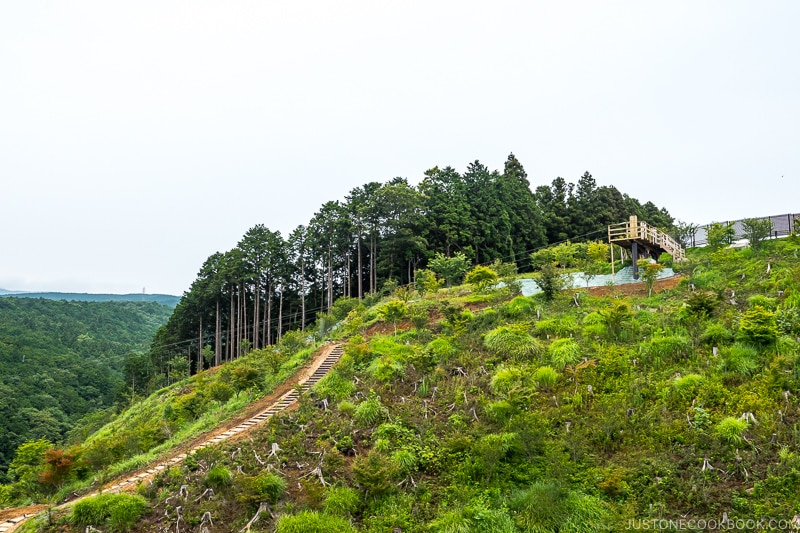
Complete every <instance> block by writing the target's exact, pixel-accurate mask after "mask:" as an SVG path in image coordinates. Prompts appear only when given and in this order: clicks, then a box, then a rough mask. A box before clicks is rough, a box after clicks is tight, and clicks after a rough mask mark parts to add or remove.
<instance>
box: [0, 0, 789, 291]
mask: <svg viewBox="0 0 800 533" xmlns="http://www.w3.org/2000/svg"><path fill="white" fill-rule="evenodd" d="M798 20H800V3H798V2H795V1H786V2H778V1H764V2H756V1H751V2H740V1H732V0H724V1H722V0H721V1H704V2H696V1H672V2H642V1H640V0H636V1H619V2H610V1H609V2H596V1H584V2H579V1H555V0H553V1H548V2H541V1H531V0H527V1H496V0H495V1H492V2H487V1H465V0H454V1H434V0H426V1H414V0H404V1H402V2H397V1H396V2H381V1H374V0H372V1H366V0H364V1H345V0H339V1H336V2H330V1H302V0H292V1H287V0H284V1H275V0H258V1H236V0H234V1H226V2H221V1H199V0H191V1H188V0H187V1H165V0H158V1H142V0H140V1H137V2H108V1H105V0H97V1H82V0H73V1H70V2H59V1H52V2H44V1H38V0H25V1H13V0H5V1H0V287H2V288H6V289H17V290H60V291H80V292H119V293H125V292H140V291H141V290H142V288H146V289H147V292H151V293H154V292H162V293H172V294H181V293H182V292H183V291H184V290H186V289H187V288H188V287H189V285H190V283H191V282H192V281H193V280H194V278H195V275H196V273H197V270H198V269H199V267H200V265H201V264H202V262H203V261H204V260H205V258H206V257H208V256H209V255H210V254H211V253H213V252H215V251H218V250H219V251H224V250H227V249H230V248H231V247H233V246H234V245H235V244H236V242H237V241H238V240H239V238H240V237H241V236H242V234H243V233H244V232H245V231H246V230H247V229H248V228H249V227H251V226H253V225H255V224H258V223H263V224H265V225H266V226H267V227H269V228H270V229H277V230H280V231H281V232H282V233H283V234H284V235H286V234H288V232H289V231H291V230H292V229H293V228H294V227H296V226H297V225H298V224H304V223H306V222H307V221H308V220H309V218H310V217H311V215H312V214H313V213H314V211H316V210H317V209H318V208H319V206H320V205H321V204H322V203H323V202H325V201H327V200H335V199H341V198H342V197H343V196H344V195H345V194H346V193H347V192H348V191H349V190H350V189H352V188H353V187H355V186H358V185H361V184H363V183H365V182H367V181H372V180H377V181H385V180H388V179H390V178H392V177H394V176H404V177H407V178H408V179H409V180H410V181H411V182H412V183H418V182H419V180H420V178H421V177H422V174H423V172H424V171H425V170H426V169H428V168H431V167H433V166H434V165H439V166H446V165H452V166H454V167H456V168H457V169H459V170H463V169H464V168H465V167H466V165H467V164H468V163H469V162H470V161H473V160H475V159H480V160H481V161H482V162H483V163H485V164H486V165H488V166H489V167H490V168H492V169H496V168H497V169H499V168H502V164H503V161H504V160H505V158H506V156H507V155H508V154H509V152H514V153H515V154H516V155H517V157H518V158H519V159H520V161H521V162H522V163H523V165H524V166H525V168H526V170H527V171H528V175H529V179H530V180H531V184H532V186H533V187H536V186H538V185H542V184H549V183H550V182H551V181H552V180H553V178H555V177H556V176H563V177H564V178H565V179H567V180H570V181H576V180H577V178H578V177H579V176H580V175H581V174H582V173H583V172H584V171H585V170H589V171H590V172H591V173H592V174H593V175H594V177H595V179H596V180H597V182H598V184H600V185H615V186H616V187H617V188H619V189H620V190H621V191H622V192H626V193H628V194H630V195H631V196H634V197H637V198H639V199H640V200H641V201H643V202H644V201H647V200H652V201H653V202H655V203H656V204H657V205H659V206H665V207H666V208H667V209H668V210H669V211H670V212H671V213H672V214H673V215H674V216H675V217H677V218H679V219H681V220H684V221H691V222H697V223H705V222H710V221H713V220H727V219H736V218H742V217H746V216H761V215H770V214H782V213H788V212H800V130H799V126H798V118H800V75H798V71H799V70H800V60H798V55H800V32H798V31H797V29H796V25H797V21H798Z"/></svg>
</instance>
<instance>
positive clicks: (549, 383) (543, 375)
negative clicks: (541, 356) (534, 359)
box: [533, 366, 561, 389]
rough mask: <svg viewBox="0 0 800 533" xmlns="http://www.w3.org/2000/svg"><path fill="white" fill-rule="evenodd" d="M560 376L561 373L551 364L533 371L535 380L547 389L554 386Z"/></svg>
mask: <svg viewBox="0 0 800 533" xmlns="http://www.w3.org/2000/svg"><path fill="white" fill-rule="evenodd" d="M559 377H561V376H560V375H559V373H558V372H556V370H555V369H554V368H552V367H549V366H542V367H539V368H537V369H536V371H535V372H534V373H533V381H535V382H536V383H538V384H539V386H540V387H543V388H545V389H549V388H551V387H553V386H554V385H555V384H556V382H557V381H558V378H559Z"/></svg>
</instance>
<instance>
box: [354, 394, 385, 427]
mask: <svg viewBox="0 0 800 533" xmlns="http://www.w3.org/2000/svg"><path fill="white" fill-rule="evenodd" d="M384 416H385V408H384V407H383V404H381V400H380V398H378V397H377V396H376V395H375V394H371V395H370V397H369V398H367V399H366V400H364V401H363V402H361V403H360V404H358V406H357V407H356V410H355V412H354V413H353V421H354V422H355V423H356V425H358V426H359V427H362V428H364V427H370V426H374V425H375V424H377V423H378V422H380V421H381V420H383V418H384Z"/></svg>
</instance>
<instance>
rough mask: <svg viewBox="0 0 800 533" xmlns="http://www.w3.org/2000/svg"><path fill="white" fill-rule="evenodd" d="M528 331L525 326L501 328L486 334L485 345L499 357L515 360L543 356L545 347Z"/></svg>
mask: <svg viewBox="0 0 800 533" xmlns="http://www.w3.org/2000/svg"><path fill="white" fill-rule="evenodd" d="M526 329H527V328H526V327H525V326H524V325H509V326H500V327H499V328H495V329H493V330H492V331H490V332H489V333H487V334H486V337H485V338H484V341H483V344H484V346H486V347H487V348H488V349H490V350H491V351H493V352H494V353H496V354H497V355H500V356H503V357H509V358H511V359H515V360H520V359H529V358H531V357H536V356H540V355H542V354H543V353H544V347H543V346H542V344H541V343H540V342H539V341H538V340H537V339H536V338H534V337H533V336H532V335H530V334H529V333H527V332H526Z"/></svg>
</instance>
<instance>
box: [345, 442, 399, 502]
mask: <svg viewBox="0 0 800 533" xmlns="http://www.w3.org/2000/svg"><path fill="white" fill-rule="evenodd" d="M396 476H397V467H396V466H395V464H394V463H393V462H392V461H389V460H388V459H387V458H386V457H384V456H383V455H381V454H380V453H378V452H376V451H374V450H371V451H370V452H369V453H368V454H367V455H366V456H360V457H357V458H356V460H355V462H354V463H353V477H354V479H355V481H356V483H357V484H358V486H359V487H360V488H361V490H363V491H364V494H366V495H367V496H368V497H372V498H379V497H381V496H384V495H386V494H388V493H390V492H392V491H393V490H394V488H395V484H394V479H395V477H396Z"/></svg>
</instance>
